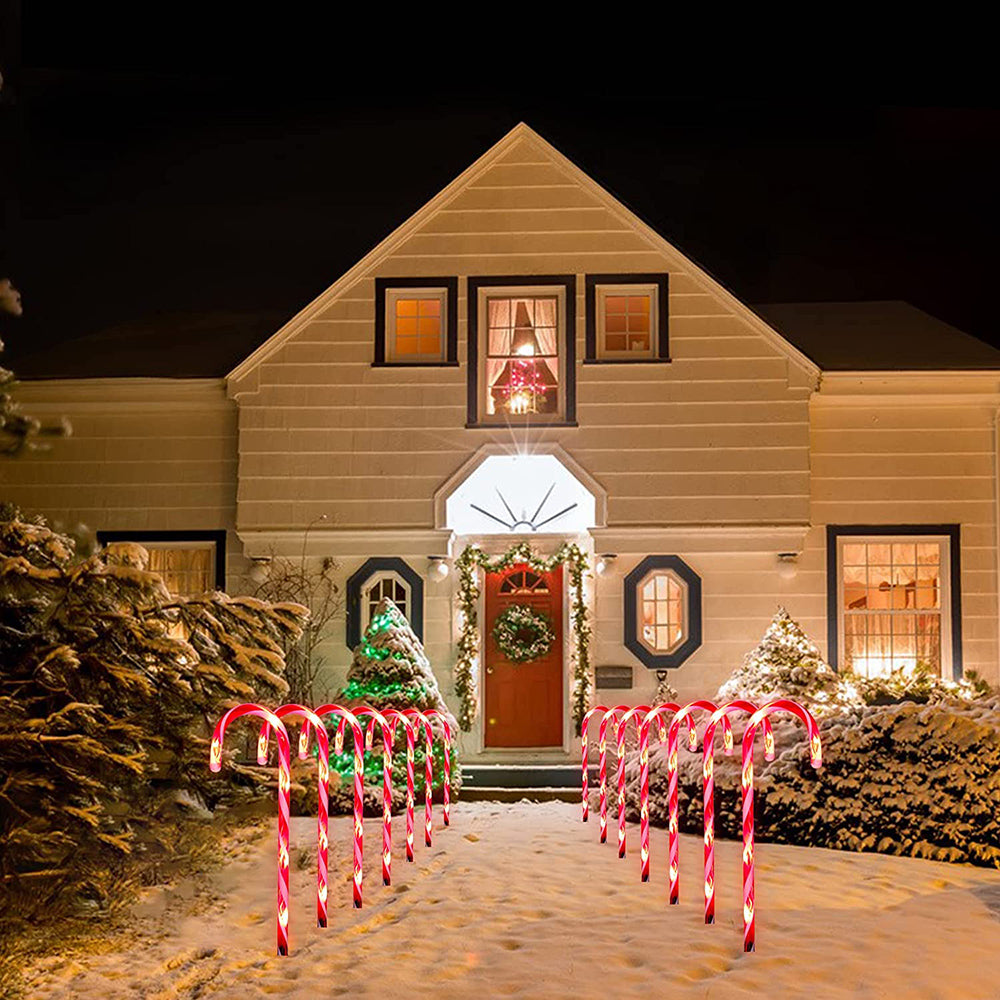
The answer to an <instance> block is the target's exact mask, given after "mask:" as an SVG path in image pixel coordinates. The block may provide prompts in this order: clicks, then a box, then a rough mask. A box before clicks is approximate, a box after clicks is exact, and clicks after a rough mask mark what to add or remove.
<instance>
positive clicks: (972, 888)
mask: <svg viewBox="0 0 1000 1000" xmlns="http://www.w3.org/2000/svg"><path fill="white" fill-rule="evenodd" d="M440 822H441V813H440V807H438V808H436V809H435V840H434V846H433V847H431V848H425V847H424V846H423V845H422V843H420V842H419V841H418V844H417V849H416V861H415V863H413V864H407V863H406V862H405V861H404V860H403V858H402V855H401V854H400V853H399V852H398V850H397V853H396V856H395V857H394V858H393V885H392V886H391V887H388V888H386V887H383V886H382V884H381V878H380V874H379V868H378V865H379V848H380V846H381V835H380V828H379V824H378V821H377V820H375V819H371V820H368V821H367V822H366V824H365V827H366V830H365V833H366V843H365V848H366V866H365V905H364V908H363V909H361V910H355V909H353V908H352V907H351V900H350V885H349V860H348V859H349V857H350V849H349V846H350V845H349V837H350V823H349V820H348V819H347V818H338V819H335V820H333V821H332V823H331V838H330V839H331V851H330V860H331V883H332V886H331V889H332V893H331V900H330V926H329V927H328V928H327V929H325V930H320V929H318V928H317V927H316V926H315V920H314V909H315V896H314V893H315V867H314V865H313V861H314V857H315V854H314V852H315V821H314V820H311V819H308V818H299V819H295V820H293V826H292V844H293V851H292V893H293V906H292V912H291V925H290V933H291V942H292V954H291V956H290V957H288V958H277V957H276V956H275V955H274V898H275V889H274V867H275V860H274V851H275V847H274V833H273V825H269V826H268V827H267V829H266V835H262V836H259V837H256V838H253V839H246V840H244V841H243V842H242V843H237V844H234V845H233V851H232V860H231V861H230V863H229V864H228V865H227V866H225V867H224V868H223V869H221V870H219V871H217V872H216V873H214V874H213V875H212V876H211V877H209V878H207V879H205V880H204V881H203V882H202V883H201V884H198V883H196V882H194V881H185V882H182V883H180V884H178V885H176V886H172V887H169V888H162V887H161V888H157V889H153V890H150V891H149V892H148V893H147V894H146V896H145V898H144V899H143V901H142V902H141V903H140V904H139V905H138V906H137V907H136V909H135V911H134V929H133V932H132V934H131V935H126V936H125V937H124V938H123V939H121V940H120V941H119V942H116V943H114V944H113V946H112V947H111V950H108V951H104V949H102V948H99V947H95V948H94V949H93V950H92V951H91V952H89V953H88V955H87V956H85V957H82V958H81V957H77V958H74V959H66V958H52V959H47V960H45V961H44V962H42V963H40V964H39V965H38V966H37V967H35V968H34V969H32V970H29V995H30V996H32V997H70V996H71V997H76V998H81V1000H91V998H92V1000H98V998H100V1000H109V998H117V997H128V998H143V1000H166V998H175V997H184V998H194V997H213V998H215V997H218V998H223V997H233V998H239V1000H251V998H255V997H265V996H276V995H280V996H289V997H303V998H304V997H327V996H340V995H344V996H346V995H353V996H376V995H381V996H384V997H401V996H410V997H412V996H435V997H451V998H465V997H476V998H481V1000H485V998H489V997H494V996H499V997H507V996H513V997H538V998H542V997H544V998H559V997H573V998H577V997H601V998H606V997H611V996H628V997H631V996H635V997H647V996H670V997H726V998H739V997H756V996H765V995H766V996H769V997H771V998H774V1000H794V998H797V997H809V998H810V1000H830V998H837V997H881V998H893V1000H896V998H909V997H914V998H921V1000H927V998H945V997H962V998H964V1000H978V998H983V1000H986V998H995V997H1000V872H997V871H990V870H984V869H977V868H971V867H965V866H955V865H946V864H940V863H936V862H929V861H918V860H911V859H904V858H897V857H888V856H880V855H874V854H864V855H863V854H847V853H840V852H835V851H826V850H814V849H807V848H799V847H787V846H781V845H768V844H762V845H760V846H759V851H758V873H759V876H758V883H757V902H758V920H757V947H758V951H757V952H756V953H755V954H752V955H744V954H743V951H742V925H741V921H740V910H739V905H738V900H739V895H740V885H739V881H740V867H739V865H740V861H739V845H738V844H735V843H719V844H718V845H717V858H718V865H719V867H718V872H717V881H718V922H717V923H716V924H715V926H712V927H706V926H705V925H704V923H703V922H702V911H701V874H700V864H701V842H700V840H699V839H698V838H694V837H690V836H685V837H682V843H681V903H680V905H679V906H675V907H669V906H667V905H666V887H665V884H664V875H665V857H666V833H665V831H663V830H658V829H654V830H653V842H652V866H653V875H652V881H650V882H649V883H647V884H645V885H644V884H642V883H640V881H639V875H638V864H639V859H638V829H637V827H634V826H631V825H630V827H629V834H628V836H629V847H630V853H629V857H628V858H627V859H626V860H624V861H621V860H619V859H618V857H617V851H616V850H615V848H614V847H613V846H612V844H611V843H610V840H613V839H614V831H613V829H612V830H611V831H610V832H611V836H610V838H609V843H608V844H605V845H600V844H598V842H597V830H598V828H597V824H596V822H594V817H593V815H592V816H591V821H590V822H589V823H588V824H587V825H586V826H584V825H583V824H582V823H581V822H580V817H579V808H578V807H577V806H573V805H569V804H567V803H560V802H548V803H527V802H520V803H517V804H515V805H500V804H497V803H489V802H470V803H465V802H462V803H458V804H457V805H456V807H455V808H454V810H453V816H452V825H451V827H449V828H447V829H442V828H441V826H440ZM419 823H420V814H419V813H418V816H417V830H418V832H419V830H420V826H419ZM402 826H403V824H402V819H401V818H400V819H397V820H394V824H393V827H394V834H395V838H394V839H395V842H396V844H397V845H398V844H399V842H400V838H401V834H402ZM99 952H103V953H99Z"/></svg>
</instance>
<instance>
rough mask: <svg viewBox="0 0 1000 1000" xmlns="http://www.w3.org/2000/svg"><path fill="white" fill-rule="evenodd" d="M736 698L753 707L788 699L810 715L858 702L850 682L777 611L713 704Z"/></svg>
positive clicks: (786, 616) (784, 612)
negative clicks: (752, 704) (757, 642)
mask: <svg viewBox="0 0 1000 1000" xmlns="http://www.w3.org/2000/svg"><path fill="white" fill-rule="evenodd" d="M740 698H742V699H745V700H747V701H752V702H754V703H755V704H757V705H763V704H764V703H765V702H768V701H774V699H775V698H791V699H792V700H793V701H797V702H799V704H801V705H804V706H805V707H806V708H808V709H809V711H810V712H812V714H813V715H814V716H821V715H824V714H828V713H830V712H836V711H840V710H843V709H845V708H852V707H855V706H857V705H860V704H861V697H860V695H859V694H858V691H857V689H856V687H855V686H854V684H853V683H852V681H851V679H848V678H844V677H841V676H840V674H838V673H837V672H836V671H835V670H834V669H833V668H832V667H830V666H829V665H828V664H827V663H826V661H825V660H824V659H823V657H822V656H821V655H820V652H819V649H818V648H817V646H816V644H815V643H814V642H813V641H812V639H810V638H809V636H808V635H806V633H805V632H804V631H803V630H802V628H801V627H800V626H799V625H798V623H797V622H795V621H793V620H792V617H791V615H789V614H788V612H787V611H786V610H785V609H784V608H780V607H779V608H778V611H777V613H776V614H775V616H774V618H773V619H772V621H771V624H770V625H769V626H768V628H767V631H766V632H765V633H764V638H763V639H761V641H760V643H759V645H757V646H756V648H754V649H752V650H750V652H749V653H747V654H746V656H745V657H744V658H743V664H742V665H741V666H740V667H739V668H738V669H737V670H735V671H734V672H733V674H732V676H731V677H730V678H729V680H728V681H726V683H725V684H723V685H722V687H720V688H719V691H718V694H717V696H716V701H717V703H718V704H720V705H721V704H723V703H724V702H727V701H734V700H736V699H740Z"/></svg>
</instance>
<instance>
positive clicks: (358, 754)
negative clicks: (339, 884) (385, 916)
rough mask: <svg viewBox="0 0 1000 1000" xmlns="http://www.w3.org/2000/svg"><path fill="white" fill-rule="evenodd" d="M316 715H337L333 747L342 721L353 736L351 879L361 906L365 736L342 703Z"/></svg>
mask: <svg viewBox="0 0 1000 1000" xmlns="http://www.w3.org/2000/svg"><path fill="white" fill-rule="evenodd" d="M316 714H317V715H318V716H324V715H339V716H340V717H341V725H339V726H338V727H337V736H336V744H335V748H339V747H341V746H342V745H343V723H344V722H346V723H347V725H349V726H350V727H351V733H352V734H353V736H354V874H353V879H352V893H353V896H354V905H355V906H356V907H360V906H361V897H362V881H363V879H364V873H363V865H364V854H365V852H364V840H365V826H364V809H365V742H364V741H365V737H364V733H363V732H362V730H361V724H360V723H359V722H358V720H357V719H356V718H355V717H354V715H353V714H352V713H351V710H350V709H348V708H344V707H343V706H342V705H333V704H329V705H320V707H319V708H317V709H316Z"/></svg>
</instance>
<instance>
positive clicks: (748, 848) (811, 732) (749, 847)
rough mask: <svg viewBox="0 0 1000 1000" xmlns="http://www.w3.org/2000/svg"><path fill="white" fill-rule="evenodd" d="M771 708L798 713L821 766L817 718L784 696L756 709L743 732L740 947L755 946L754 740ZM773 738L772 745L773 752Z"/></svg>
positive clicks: (815, 764) (815, 763)
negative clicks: (741, 918)
mask: <svg viewBox="0 0 1000 1000" xmlns="http://www.w3.org/2000/svg"><path fill="white" fill-rule="evenodd" d="M774 712H789V713H791V714H792V715H795V716H798V718H799V719H801V720H802V722H803V723H804V725H805V727H806V735H807V736H808V737H809V763H810V764H812V766H813V767H816V768H818V767H822V766H823V744H822V742H821V741H820V736H819V727H818V726H817V725H816V720H815V719H814V718H813V717H812V716H811V715H810V714H809V712H808V711H807V710H806V709H804V708H803V707H802V706H801V705H799V704H798V703H797V702H794V701H789V700H788V699H786V698H779V699H778V700H777V701H772V702H770V703H769V704H767V705H764V706H763V708H760V709H758V710H757V711H756V712H754V714H753V715H752V716H750V721H749V723H747V728H746V730H745V731H744V733H743V773H742V778H741V783H742V785H743V950H744V951H753V950H754V949H755V947H756V928H757V922H756V918H757V915H756V913H755V912H754V830H753V741H754V736H755V735H756V733H757V727H758V726H759V725H761V724H762V723H763V722H764V721H765V720H766V719H767V717H768V716H769V715H771V714H772V713H774ZM773 746H774V743H773V738H772V741H771V748H772V753H773Z"/></svg>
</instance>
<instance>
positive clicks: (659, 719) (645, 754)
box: [639, 702, 694, 882]
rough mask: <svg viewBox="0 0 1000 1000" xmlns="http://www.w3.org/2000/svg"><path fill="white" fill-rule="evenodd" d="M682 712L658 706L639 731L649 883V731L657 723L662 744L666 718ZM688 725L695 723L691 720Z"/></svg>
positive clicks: (642, 858)
mask: <svg viewBox="0 0 1000 1000" xmlns="http://www.w3.org/2000/svg"><path fill="white" fill-rule="evenodd" d="M680 710H681V709H680V705H675V704H674V703H673V702H667V703H665V704H663V705H657V706H656V707H655V708H652V709H650V710H649V711H648V712H647V713H646V717H645V718H644V719H643V720H642V727H641V728H640V729H639V804H640V807H639V872H640V877H641V878H642V881H643V882H648V881H649V730H650V727H651V726H652V725H653V723H654V722H656V723H657V725H658V726H659V730H660V741H661V742H662V741H663V739H664V737H666V735H667V733H666V731H665V729H664V722H663V720H664V718H665V717H667V716H673V715H674V713H675V712H679V711H680ZM688 725H690V726H693V725H694V723H693V722H692V721H690V720H689V722H688Z"/></svg>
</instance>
